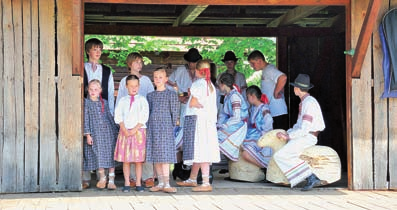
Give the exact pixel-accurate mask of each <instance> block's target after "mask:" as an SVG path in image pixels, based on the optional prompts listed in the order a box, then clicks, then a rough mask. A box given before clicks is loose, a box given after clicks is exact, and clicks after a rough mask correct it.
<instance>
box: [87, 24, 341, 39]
mask: <svg viewBox="0 0 397 210" xmlns="http://www.w3.org/2000/svg"><path fill="white" fill-rule="evenodd" d="M84 32H85V34H99V35H131V36H221V37H238V36H240V37H263V36H268V37H277V36H327V35H329V34H334V33H335V32H334V31H333V29H332V28H299V27H288V28H266V27H259V28H258V27H243V28H236V27H234V26H221V27H220V26H189V27H172V26H166V25H134V24H126V25H97V24H94V25H91V24H86V25H85V26H84Z"/></svg>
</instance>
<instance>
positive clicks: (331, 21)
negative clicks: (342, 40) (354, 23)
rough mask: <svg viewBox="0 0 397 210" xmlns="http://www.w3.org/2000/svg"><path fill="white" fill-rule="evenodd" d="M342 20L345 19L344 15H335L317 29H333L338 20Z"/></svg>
mask: <svg viewBox="0 0 397 210" xmlns="http://www.w3.org/2000/svg"><path fill="white" fill-rule="evenodd" d="M344 19H345V14H339V15H335V16H334V17H332V18H328V19H327V20H326V21H324V22H322V23H321V24H319V25H318V27H333V26H335V24H336V23H339V21H340V20H343V21H344ZM343 25H345V24H343Z"/></svg>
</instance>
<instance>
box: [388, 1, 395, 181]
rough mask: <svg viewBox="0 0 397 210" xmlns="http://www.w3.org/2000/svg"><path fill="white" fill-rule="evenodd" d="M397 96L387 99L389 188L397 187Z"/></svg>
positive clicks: (391, 2)
mask: <svg viewBox="0 0 397 210" xmlns="http://www.w3.org/2000/svg"><path fill="white" fill-rule="evenodd" d="M396 7H397V0H390V8H396ZM396 119H397V98H390V99H389V172H390V175H389V176H390V189H397V155H396V154H397V120H396Z"/></svg>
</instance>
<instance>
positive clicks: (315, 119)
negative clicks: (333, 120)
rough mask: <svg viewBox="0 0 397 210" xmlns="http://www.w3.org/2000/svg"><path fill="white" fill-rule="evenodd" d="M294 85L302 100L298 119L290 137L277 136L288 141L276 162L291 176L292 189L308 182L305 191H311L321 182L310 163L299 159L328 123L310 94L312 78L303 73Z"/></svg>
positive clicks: (275, 158) (288, 134)
mask: <svg viewBox="0 0 397 210" xmlns="http://www.w3.org/2000/svg"><path fill="white" fill-rule="evenodd" d="M291 85H292V86H294V93H295V95H296V96H298V97H299V98H300V99H301V103H300V104H299V115H298V120H297V122H296V123H295V125H294V126H293V127H292V128H290V129H288V131H287V135H285V134H283V133H281V132H279V133H277V137H279V138H283V139H285V140H287V141H288V142H287V144H286V145H284V146H283V147H282V148H281V149H280V150H279V151H277V152H276V153H275V154H274V160H275V161H276V163H277V165H278V166H279V168H280V169H281V171H282V172H283V173H284V175H285V176H286V177H287V179H288V181H289V183H290V184H291V187H294V186H295V185H297V184H299V183H300V182H302V181H304V180H305V179H306V181H307V183H306V185H305V186H304V187H303V188H302V189H301V190H302V191H308V190H311V189H312V188H313V187H315V186H316V185H318V184H320V179H319V178H318V177H317V176H316V175H315V174H314V173H313V172H312V170H311V168H310V166H309V164H307V163H306V162H305V161H304V160H302V159H300V158H299V156H300V155H301V154H302V152H303V150H304V149H306V148H308V147H310V146H313V145H315V144H316V143H317V136H318V134H319V132H320V131H323V130H324V128H325V124H324V119H323V114H322V112H321V108H320V105H319V104H318V102H317V100H316V99H315V98H314V97H312V96H310V94H309V93H308V91H309V89H310V88H312V87H313V85H312V84H310V77H309V75H307V74H299V75H298V77H297V78H296V79H295V81H294V83H291Z"/></svg>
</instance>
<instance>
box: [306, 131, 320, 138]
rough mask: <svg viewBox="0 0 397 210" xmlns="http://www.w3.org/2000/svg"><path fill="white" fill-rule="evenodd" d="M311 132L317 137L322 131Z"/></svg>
mask: <svg viewBox="0 0 397 210" xmlns="http://www.w3.org/2000/svg"><path fill="white" fill-rule="evenodd" d="M309 133H310V134H312V135H313V136H315V137H317V136H318V134H319V133H320V131H310V132H309Z"/></svg>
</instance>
